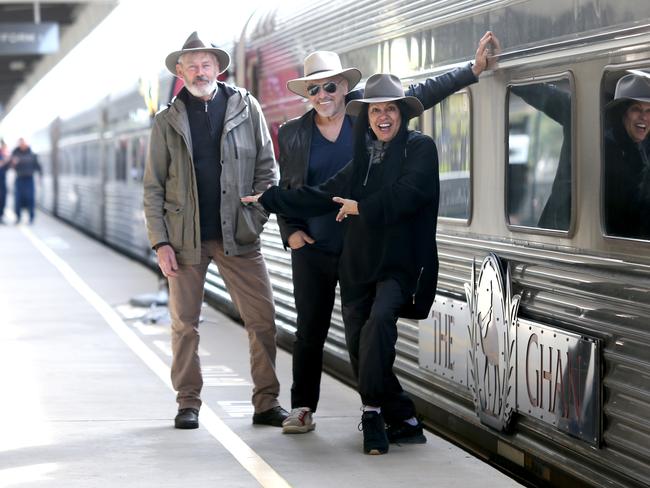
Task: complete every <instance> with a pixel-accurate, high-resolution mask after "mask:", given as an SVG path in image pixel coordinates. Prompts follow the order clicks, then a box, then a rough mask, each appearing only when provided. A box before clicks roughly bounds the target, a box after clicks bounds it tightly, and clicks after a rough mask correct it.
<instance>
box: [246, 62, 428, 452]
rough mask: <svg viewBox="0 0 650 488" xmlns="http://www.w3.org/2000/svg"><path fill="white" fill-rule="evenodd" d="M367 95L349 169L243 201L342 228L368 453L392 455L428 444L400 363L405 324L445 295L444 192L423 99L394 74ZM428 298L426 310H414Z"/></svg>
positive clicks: (353, 107) (343, 272)
mask: <svg viewBox="0 0 650 488" xmlns="http://www.w3.org/2000/svg"><path fill="white" fill-rule="evenodd" d="M365 97H366V98H363V99H357V100H352V101H350V102H349V103H348V104H347V113H348V114H351V115H354V116H355V117H356V120H355V125H354V137H353V159H352V161H350V162H349V163H348V164H347V165H345V166H344V168H343V169H342V170H340V171H339V172H337V173H336V174H335V175H334V176H332V177H331V178H329V179H328V180H327V181H326V182H325V183H322V184H321V185H318V186H302V187H300V188H297V189H281V188H279V187H277V186H275V187H271V188H270V189H268V190H266V191H265V192H264V193H262V194H261V196H260V195H254V196H249V197H244V198H243V199H242V201H243V202H258V201H259V202H261V203H262V205H264V208H266V209H267V210H269V211H272V212H277V213H282V214H284V215H291V216H297V217H305V218H308V217H311V216H316V215H330V217H331V218H332V219H333V220H334V221H335V223H338V224H339V225H340V226H341V228H342V231H343V245H342V252H341V255H340V259H339V276H340V282H341V306H342V310H343V323H344V324H345V340H346V344H347V347H348V351H349V353H350V361H351V363H352V369H353V371H354V374H355V377H356V379H357V382H358V391H359V394H360V396H361V401H362V404H363V415H362V417H361V425H362V429H363V451H364V452H365V453H366V454H384V453H386V452H388V449H389V442H390V441H391V440H392V441H393V442H398V441H397V439H399V442H411V443H424V442H426V438H425V437H424V435H423V433H422V426H421V423H420V422H419V421H418V419H417V418H416V412H415V405H414V403H413V400H411V399H410V398H409V397H408V395H406V393H405V392H404V391H403V389H402V387H401V385H400V382H399V380H398V378H397V376H395V373H394V372H393V363H394V362H395V344H396V342H397V318H398V317H400V316H401V317H403V316H411V317H413V318H424V317H426V316H427V313H428V311H429V308H430V307H431V304H432V302H433V297H434V295H435V290H436V281H437V274H438V259H437V253H436V217H437V214H438V201H439V189H440V186H439V178H438V155H437V150H436V145H435V143H434V142H433V140H432V139H431V138H430V137H429V136H425V135H423V134H421V133H419V132H415V131H409V130H408V121H409V119H411V118H412V117H417V116H418V115H420V114H421V113H422V112H423V110H424V107H423V106H422V103H421V102H420V101H419V100H418V99H417V98H415V97H412V96H407V95H405V94H404V89H403V88H402V84H401V82H400V80H399V78H397V76H394V75H391V74H375V75H372V76H371V77H370V78H368V82H367V84H366V88H365ZM348 217H351V218H348ZM418 298H421V299H422V300H423V302H422V305H423V306H422V307H419V309H414V308H413V307H411V305H412V304H417V303H418ZM424 309H426V310H424ZM422 310H424V313H422ZM405 312H408V313H409V315H405ZM411 312H414V313H415V314H414V315H410V313H411ZM386 422H388V428H386Z"/></svg>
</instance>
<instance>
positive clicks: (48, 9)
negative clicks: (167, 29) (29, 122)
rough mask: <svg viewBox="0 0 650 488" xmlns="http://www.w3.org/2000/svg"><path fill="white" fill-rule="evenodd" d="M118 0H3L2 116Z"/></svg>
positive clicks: (0, 17) (0, 29)
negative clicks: (73, 0)
mask: <svg viewBox="0 0 650 488" xmlns="http://www.w3.org/2000/svg"><path fill="white" fill-rule="evenodd" d="M117 3H118V0H78V1H75V2H66V1H48V0H42V1H20V0H14V1H5V0H0V120H2V119H3V118H4V116H5V115H6V114H7V113H8V112H9V111H10V110H11V109H12V108H13V107H14V105H16V103H18V101H19V100H20V99H21V98H22V97H23V96H24V95H25V94H26V93H27V92H28V91H29V90H30V89H31V88H32V87H33V86H34V85H35V84H36V83H37V82H38V81H39V80H40V79H41V78H43V76H45V74H46V73H47V72H48V71H50V70H51V69H52V68H53V67H54V66H55V65H56V64H57V63H58V62H59V61H60V60H61V59H63V57H65V55H66V54H68V52H70V50H71V49H73V48H74V47H75V46H76V45H77V44H78V43H79V42H81V40H82V39H83V38H84V37H86V36H87V35H88V34H89V33H90V32H91V31H92V30H93V29H94V28H95V27H96V26H97V25H98V24H99V23H100V22H101V21H102V20H104V18H106V16H107V15H108V14H109V13H110V12H111V11H112V10H113V8H115V6H116V5H117Z"/></svg>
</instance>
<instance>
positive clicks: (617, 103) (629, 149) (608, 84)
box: [601, 69, 650, 240]
mask: <svg viewBox="0 0 650 488" xmlns="http://www.w3.org/2000/svg"><path fill="white" fill-rule="evenodd" d="M601 106H602V110H601V113H602V116H603V124H602V127H603V134H602V138H601V140H602V144H603V150H602V151H601V154H603V171H602V175H603V178H602V182H603V188H602V193H601V194H602V195H603V199H602V208H603V212H602V215H603V223H604V227H605V232H606V233H607V234H608V235H610V236H614V237H625V238H630V239H645V240H650V217H648V216H649V215H650V138H649V137H648V133H649V132H650V69H645V70H639V69H629V70H616V71H609V72H607V73H605V75H604V77H603V80H602V84H601Z"/></svg>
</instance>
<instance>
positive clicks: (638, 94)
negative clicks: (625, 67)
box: [605, 73, 650, 110]
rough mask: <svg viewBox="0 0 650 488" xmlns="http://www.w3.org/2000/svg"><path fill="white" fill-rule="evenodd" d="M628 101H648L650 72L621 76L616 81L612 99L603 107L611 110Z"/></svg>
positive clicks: (649, 99) (649, 97) (649, 95)
mask: <svg viewBox="0 0 650 488" xmlns="http://www.w3.org/2000/svg"><path fill="white" fill-rule="evenodd" d="M630 102H647V103H650V73H648V74H647V75H645V76H643V75H637V74H629V75H625V76H623V77H622V78H621V79H620V80H618V82H617V83H616V91H615V92H614V99H613V100H612V101H611V102H609V103H608V104H607V105H605V109H606V110H611V109H614V108H617V107H620V106H621V105H623V104H625V103H630Z"/></svg>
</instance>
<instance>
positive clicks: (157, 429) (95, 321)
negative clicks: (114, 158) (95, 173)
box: [0, 214, 520, 488]
mask: <svg viewBox="0 0 650 488" xmlns="http://www.w3.org/2000/svg"><path fill="white" fill-rule="evenodd" d="M0 242H1V243H2V244H1V249H2V253H1V254H0V260H1V262H2V265H1V266H0V388H1V391H2V401H1V402H0V487H14V486H15V487H65V488H73V487H74V488H76V487H79V488H82V487H83V488H90V487H256V486H264V487H287V486H293V487H327V488H343V487H384V486H386V487H388V486H409V487H425V486H426V487H451V486H453V487H474V486H489V487H498V488H500V487H503V488H505V487H513V486H520V485H519V484H518V483H517V482H515V481H513V480H511V479H509V478H508V477H507V476H506V475H504V474H502V473H501V472H499V471H498V470H496V469H494V468H492V467H490V466H489V465H487V464H485V463H484V462H482V461H481V460H479V459H476V458H474V457H472V456H471V455H469V454H468V453H466V452H465V451H463V450H462V449H459V448H458V447H456V446H454V445H452V444H450V443H448V442H446V441H445V440H443V439H440V438H439V437H437V436H435V435H433V434H430V433H427V444H425V445H405V446H393V445H391V448H390V452H389V453H388V454H387V455H384V456H366V455H364V454H363V453H362V449H361V443H362V436H361V432H359V430H358V429H357V426H358V424H359V422H360V416H361V412H360V410H359V409H360V401H359V398H358V395H357V394H356V392H355V391H354V390H352V389H350V388H349V387H347V386H345V385H343V384H342V383H340V382H338V381H337V380H335V379H333V378H331V377H329V376H327V375H324V376H323V381H322V393H321V402H320V405H319V410H318V413H317V414H316V416H315V420H316V423H317V427H316V430H315V431H314V432H311V433H309V434H303V435H283V434H282V433H281V430H280V429H278V428H273V427H264V426H254V425H252V424H251V415H252V406H251V403H250V394H251V387H252V386H251V382H250V375H249V358H248V342H247V338H246V334H245V332H244V330H243V328H242V327H241V326H240V325H239V324H237V323H235V322H233V321H232V320H230V319H229V318H228V317H226V316H224V315H222V314H221V313H219V312H217V311H215V310H213V309H211V308H209V307H206V308H205V309H204V313H203V322H202V323H201V326H200V329H201V351H200V352H201V357H202V365H203V368H204V376H205V386H204V392H203V400H204V406H203V408H202V409H201V415H200V418H201V427H200V428H199V429H197V430H191V431H180V430H176V429H174V428H173V417H174V415H175V413H176V404H175V394H174V392H173V391H172V389H171V386H170V384H169V364H170V356H171V354H170V343H169V325H168V317H167V316H166V315H165V313H164V310H162V311H160V314H159V315H158V316H157V317H156V319H157V320H156V322H154V323H151V322H150V321H148V320H147V319H146V317H145V316H144V315H145V313H147V312H148V310H147V309H143V308H138V307H131V306H129V299H130V298H132V297H134V296H137V295H140V294H143V293H151V292H155V291H156V276H155V274H154V273H153V272H152V271H151V270H149V269H147V268H145V267H144V266H142V265H140V264H138V263H136V262H134V261H132V260H130V259H127V258H125V257H123V256H121V255H120V254H118V253H116V252H114V251H112V250H111V249H109V248H107V247H105V246H103V245H102V244H100V243H98V242H95V241H93V240H92V239H90V238H88V237H87V236H85V235H83V234H81V233H79V232H78V231H76V230H74V229H72V228H70V227H68V226H67V225H65V224H62V223H60V222H58V221H56V220H54V219H52V218H50V217H48V216H46V215H42V214H39V215H38V216H37V220H36V224H35V225H34V226H8V225H5V226H0ZM277 368H278V373H279V376H280V380H281V384H282V392H281V399H280V400H281V403H282V405H283V406H284V407H285V408H289V406H290V401H289V389H290V385H291V357H290V356H289V354H287V353H286V352H284V351H279V352H278V359H277Z"/></svg>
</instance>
